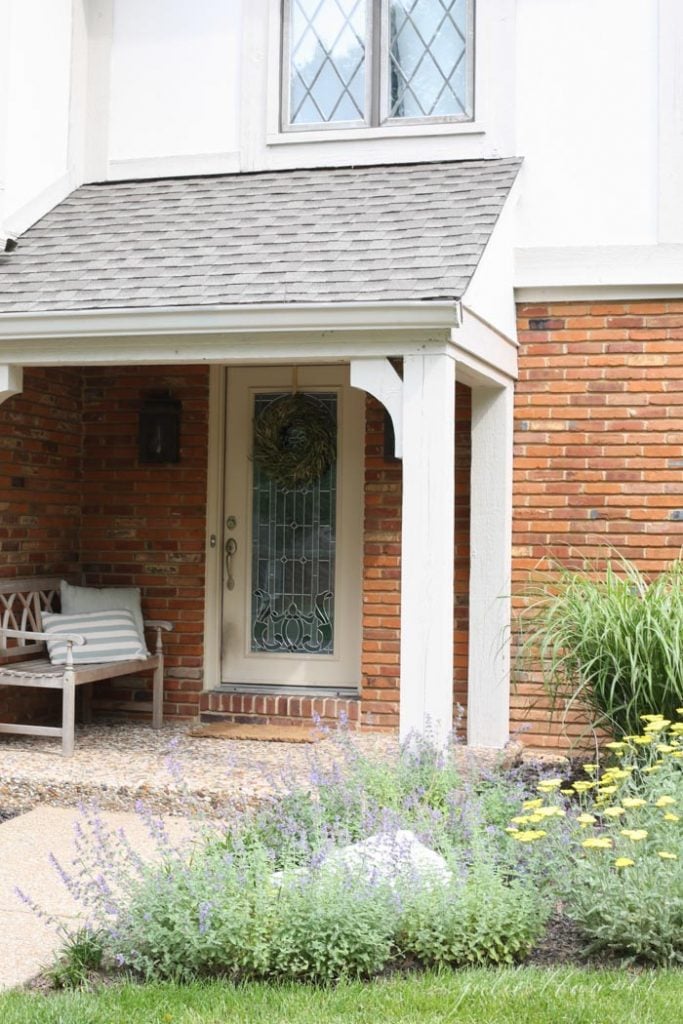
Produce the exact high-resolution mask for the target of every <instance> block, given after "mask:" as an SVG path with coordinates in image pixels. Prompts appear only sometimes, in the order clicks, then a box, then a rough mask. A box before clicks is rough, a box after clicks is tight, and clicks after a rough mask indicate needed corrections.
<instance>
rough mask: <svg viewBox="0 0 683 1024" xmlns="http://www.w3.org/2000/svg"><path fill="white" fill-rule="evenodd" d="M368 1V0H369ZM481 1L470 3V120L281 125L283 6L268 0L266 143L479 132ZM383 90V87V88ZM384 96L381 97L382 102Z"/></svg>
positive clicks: (483, 127) (276, 0) (483, 129)
mask: <svg viewBox="0 0 683 1024" xmlns="http://www.w3.org/2000/svg"><path fill="white" fill-rule="evenodd" d="M370 2H372V0H370ZM482 6H483V5H482V4H481V3H479V2H476V0H475V3H474V25H473V30H472V38H473V39H474V40H475V59H474V76H473V83H472V95H473V108H474V117H473V118H472V119H471V120H461V119H455V118H453V119H450V118H422V119H412V118H411V119H407V120H406V123H402V119H400V118H392V119H390V120H388V121H387V122H386V123H383V124H380V125H377V126H374V125H355V124H354V125H349V126H347V127H331V128H325V127H320V128H318V127H316V126H306V125H293V126H291V127H288V128H283V127H282V121H281V116H282V110H283V99H284V89H285V76H286V70H287V69H286V68H285V66H284V57H285V53H284V46H283V32H282V18H283V17H284V12H285V6H284V4H283V3H282V0H270V4H269V18H268V85H267V113H266V124H267V131H266V144H267V145H269V146H277V145H290V144H294V145H298V144H301V143H306V142H308V143H310V142H343V141H351V140H363V139H368V140H369V139H393V138H399V139H400V138H415V137H425V136H438V135H483V134H485V132H486V130H487V129H486V125H485V123H484V121H483V120H482V118H481V117H480V114H479V112H480V110H481V109H482V105H480V102H479V98H480V96H481V94H482V90H483V88H484V85H485V83H484V77H483V73H482V66H483V63H484V62H483V61H481V60H479V59H478V57H477V47H476V40H477V39H479V38H480V33H483V32H484V31H485V29H484V27H483V26H482V24H481V23H482V22H483V20H484V19H483V18H482V17H481V16H480V8H481V7H482ZM383 91H384V90H383ZM384 100H385V97H382V98H381V101H382V103H384Z"/></svg>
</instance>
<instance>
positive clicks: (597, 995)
mask: <svg viewBox="0 0 683 1024" xmlns="http://www.w3.org/2000/svg"><path fill="white" fill-rule="evenodd" d="M681 1006H683V971H673V970H671V971H664V970H658V971H646V972H642V973H632V972H629V971H626V970H623V969H622V970H618V971H614V970H611V971H595V970H590V971H589V970H579V969H573V968H553V969H543V968H529V967H526V968H513V969H505V970H484V969H473V970H467V971H459V972H454V973H443V974H421V975H417V974H416V975H412V976H410V977H405V978H393V979H391V980H386V981H376V982H372V983H368V984H362V983H346V984H341V985H338V986H335V987H333V988H328V989H319V988H313V987H309V986H303V985H300V986H297V985H287V986H277V985H265V984H253V985H244V986H237V987H234V986H231V985H227V984H222V983H220V982H215V981H214V982H210V983H206V984H193V985H186V986H174V985H168V984H164V985H162V984H154V985H146V986H135V985H117V986H113V987H110V988H103V989H100V990H98V991H96V992H93V993H87V992H77V993H58V994H54V995H47V996H46V995H42V994H39V993H21V992H11V993H7V994H4V995H2V996H0V1021H2V1024H226V1022H235V1024H237V1022H239V1024H337V1022H339V1024H342V1022H343V1024H361V1022H362V1024H366V1022H367V1024H370V1022H372V1024H374V1022H375V1021H378V1022H379V1021H381V1022H382V1024H672V1022H675V1021H678V1020H680V1019H681V1018H680V1014H681V1012H682V1011H681Z"/></svg>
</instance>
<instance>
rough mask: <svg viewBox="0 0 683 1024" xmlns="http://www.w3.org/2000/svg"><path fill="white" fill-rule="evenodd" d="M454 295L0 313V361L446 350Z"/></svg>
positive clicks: (248, 358)
mask: <svg viewBox="0 0 683 1024" xmlns="http://www.w3.org/2000/svg"><path fill="white" fill-rule="evenodd" d="M456 322H459V307H458V304H457V303H453V302H449V303H411V304H402V305H400V306H389V305H384V304H380V303H375V304H370V305H368V304H366V305H364V306H362V307H361V306H360V305H359V304H348V305H347V306H345V307H342V306H336V307H330V306H323V305H320V306H316V307H313V306H307V307H298V308H296V307H293V306H291V307H287V306H261V307H258V308H257V307H245V306H238V307H225V308H223V309H215V308H214V309H205V308H202V309H192V310H191V309H188V310H165V311H164V310H153V311H149V310H147V311H145V310H140V311H131V310H121V311H114V312H112V311H107V312H104V311H103V312H100V313H96V312H88V313H68V314H64V313H63V314H59V313H56V314H55V313H35V314H27V315H23V314H22V315H19V314H11V313H8V314H4V315H3V316H0V359H1V360H2V362H3V363H7V364H12V365H19V366H55V365H61V366H64V365H72V366H85V365H90V366H115V365H120V364H122V363H123V364H133V365H136V364H137V365H146V364H164V363H176V364H182V363H209V364H211V363H223V364H230V363H233V364H236V363H240V364H248V363H254V364H256V363H264V362H268V363H286V362H291V361H292V360H294V361H300V362H332V361H339V362H346V361H348V360H349V359H351V358H352V357H362V356H365V357H367V356H376V357H379V356H401V355H409V354H416V353H425V352H445V351H448V349H449V347H450V344H451V341H450V339H451V332H452V327H453V323H456Z"/></svg>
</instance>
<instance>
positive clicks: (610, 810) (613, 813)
mask: <svg viewBox="0 0 683 1024" xmlns="http://www.w3.org/2000/svg"><path fill="white" fill-rule="evenodd" d="M602 813H603V814H606V815H607V817H608V818H618V817H619V816H620V815H621V814H626V811H625V810H624V808H623V807H606V808H605V809H604V811H603V812H602Z"/></svg>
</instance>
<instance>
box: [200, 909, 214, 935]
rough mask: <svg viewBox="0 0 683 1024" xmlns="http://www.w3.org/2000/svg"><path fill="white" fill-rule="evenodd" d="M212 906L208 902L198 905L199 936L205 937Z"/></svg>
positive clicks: (209, 922)
mask: <svg viewBox="0 0 683 1024" xmlns="http://www.w3.org/2000/svg"><path fill="white" fill-rule="evenodd" d="M212 909H213V904H212V903H210V902H209V901H208V900H203V901H202V902H201V903H200V904H199V934H200V935H206V933H207V932H208V930H209V927H210V924H211V911H212Z"/></svg>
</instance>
